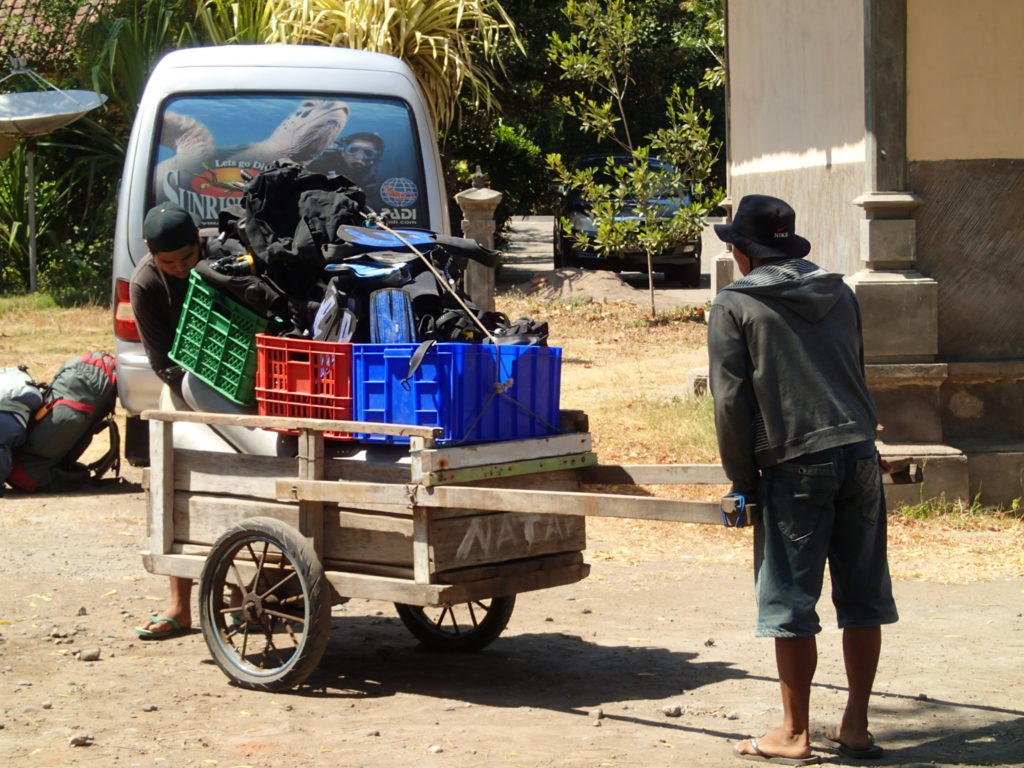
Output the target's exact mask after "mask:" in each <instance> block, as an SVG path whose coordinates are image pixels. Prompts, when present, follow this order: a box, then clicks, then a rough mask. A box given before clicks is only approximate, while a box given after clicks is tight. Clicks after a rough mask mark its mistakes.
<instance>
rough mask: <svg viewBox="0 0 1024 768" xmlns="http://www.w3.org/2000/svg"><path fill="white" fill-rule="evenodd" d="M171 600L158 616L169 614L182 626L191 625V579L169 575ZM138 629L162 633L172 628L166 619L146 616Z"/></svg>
mask: <svg viewBox="0 0 1024 768" xmlns="http://www.w3.org/2000/svg"><path fill="white" fill-rule="evenodd" d="M170 581H171V600H170V602H169V603H168V604H167V608H166V609H165V610H164V612H163V613H160V614H156V616H157V618H159V617H160V616H169V617H170V618H172V619H174V620H175V621H176V622H178V624H180V625H181V626H182V627H191V626H192V579H183V578H181V577H178V576H171V579H170ZM139 629H146V630H149V631H150V632H153V633H154V634H157V635H162V634H164V633H166V632H170V631H172V630H173V629H174V627H172V626H171V625H170V624H169V623H168V622H166V621H157V622H154V621H150V620H149V619H148V618H147V619H146V620H145V621H144V622H142V624H141V625H140V626H139Z"/></svg>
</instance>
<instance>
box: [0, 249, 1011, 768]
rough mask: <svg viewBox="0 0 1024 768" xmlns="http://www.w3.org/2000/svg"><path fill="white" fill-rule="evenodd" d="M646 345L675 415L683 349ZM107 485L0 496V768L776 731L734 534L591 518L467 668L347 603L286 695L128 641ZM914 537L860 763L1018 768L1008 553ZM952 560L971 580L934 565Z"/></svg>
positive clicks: (326, 760)
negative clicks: (869, 745)
mask: <svg viewBox="0 0 1024 768" xmlns="http://www.w3.org/2000/svg"><path fill="white" fill-rule="evenodd" d="M546 252H547V251H545V253H546ZM566 277H567V279H568V280H567V281H565V280H562V281H559V280H556V279H554V277H553V276H551V275H550V274H549V275H548V276H547V278H546V280H547V283H546V287H542V290H547V291H549V292H550V293H551V295H560V296H562V297H563V298H572V297H573V296H576V295H582V296H584V297H588V296H589V297H592V296H593V295H595V294H597V295H599V296H601V297H602V298H603V299H606V300H616V299H617V298H618V296H619V295H620V294H621V295H622V296H623V298H622V300H626V299H625V298H624V296H625V293H626V289H624V288H623V287H622V286H621V283H618V282H615V283H610V282H609V279H610V280H612V281H618V278H616V277H614V276H613V275H610V274H596V275H594V274H592V275H591V276H589V277H588V276H584V277H579V276H578V275H567V276H566ZM599 286H600V287H599ZM630 290H632V289H630ZM581 291H582V292H583V293H582V294H581V293H580V292H581ZM556 292H557V293H556ZM616 292H618V293H616ZM634 295H635V294H634ZM703 301H704V299H703V298H700V299H699V300H687V301H685V302H684V304H687V305H690V306H702V305H703ZM616 333H618V332H616ZM636 333H640V331H636ZM673 333H681V331H673ZM607 342H608V344H609V345H611V344H612V343H615V344H616V345H617V346H616V353H615V354H614V355H610V354H609V355H606V357H607V358H608V359H609V360H613V361H614V362H615V363H616V364H617V365H619V366H620V367H619V368H615V369H613V378H612V380H622V379H623V378H624V377H628V378H629V379H630V380H631V381H632V382H633V383H634V384H636V383H637V382H638V381H639V382H640V386H642V387H643V388H644V390H645V391H648V392H651V393H660V392H661V391H662V390H663V389H667V386H666V383H665V382H664V381H662V380H660V379H659V380H657V381H655V380H653V379H652V380H651V381H647V379H644V378H643V377H644V376H650V375H651V372H650V371H640V370H639V368H638V367H637V365H636V363H635V356H636V355H639V354H640V353H639V352H635V353H634V351H632V349H631V347H635V346H638V345H637V344H635V343H633V341H632V337H629V338H626V337H625V336H624V337H623V339H617V338H616V339H608V340H607ZM673 343H675V344H676V345H677V346H679V347H682V345H681V344H680V343H679V341H678V340H676V341H675V342H673ZM2 348H3V347H2V346H0V349H2ZM650 349H651V347H647V348H646V351H645V354H650ZM658 350H659V355H661V357H659V360H660V361H661V362H662V365H661V366H660V367H662V368H671V369H672V370H674V371H675V372H676V373H675V374H674V376H675V383H674V384H673V385H672V387H674V391H673V392H669V393H667V394H670V395H673V396H674V395H675V394H677V393H678V392H679V391H681V389H682V387H683V386H684V383H685V377H684V376H682V375H681V374H680V373H679V372H685V371H686V370H688V369H689V368H690V367H693V366H694V365H700V364H701V360H700V359H699V358H700V354H699V350H697V351H696V352H693V351H690V352H687V351H685V350H682V349H681V348H680V349H679V350H677V351H676V352H674V353H673V352H672V351H671V350H670V349H669V347H668V346H667V345H666V346H665V347H661V346H659V347H658ZM72 351H73V350H72ZM54 354H57V353H56V352H55V353H54ZM63 354H64V353H63V352H60V353H59V356H63ZM591 357H593V358H594V359H595V360H596V359H598V357H597V355H591V356H588V355H583V354H580V353H579V352H574V353H573V355H570V356H569V358H568V361H569V363H570V364H571V370H572V371H573V382H574V383H573V385H572V387H569V388H567V390H566V394H567V396H568V397H569V398H570V399H574V398H575V400H573V402H575V401H576V400H579V401H580V402H582V401H583V398H582V396H581V395H580V391H581V389H588V388H593V387H596V386H597V384H596V383H595V382H597V381H598V378H597V377H598V376H599V375H603V377H604V380H605V381H607V380H609V379H608V375H609V374H608V371H604V372H603V374H602V372H600V371H596V370H595V368H596V364H595V365H594V366H592V365H591V362H592V361H591V359H590V358H591ZM30 362H33V361H30ZM53 362H55V361H46V365H44V364H43V363H40V364H39V365H38V366H34V368H36V367H38V368H39V369H40V370H47V369H48V366H49V365H50V363H53ZM588 377H589V378H588ZM616 377H617V378H616ZM587 402H588V403H589V402H590V401H589V400H588V401H587ZM573 407H575V406H573ZM588 412H589V411H588ZM608 431H609V430H607V429H605V430H604V432H605V435H604V436H603V437H601V439H602V441H603V444H604V445H605V446H607V445H614V441H613V440H612V436H610V435H608V434H607V432H608ZM599 453H600V452H599ZM601 455H603V454H601ZM124 474H125V482H123V483H121V484H119V485H113V486H107V487H106V488H104V489H103V490H102V492H99V493H96V492H80V493H75V494H66V495H56V494H50V495H47V494H42V495H35V496H24V495H18V494H13V493H8V494H7V495H6V496H4V497H3V498H2V499H0V541H2V548H0V552H2V555H3V556H2V557H0V580H2V587H0V764H2V765H4V766H12V767H13V766H18V767H19V768H20V767H21V766H24V767H25V768H37V767H39V766H47V767H58V766H71V765H75V766H89V765H95V766H105V767H109V766H221V768H243V767H245V766H251V767H252V768H269V767H275V768H276V767H278V766H280V767H282V768H292V767H294V766H306V765H309V766H345V768H361V767H365V768H369V767H370V766H373V767H374V768H379V767H381V766H384V767H385V768H391V767H395V768H399V767H403V768H404V766H409V765H413V764H416V765H421V766H450V767H451V768H481V767H482V768H491V767H492V766H496V767H501V768H505V767H509V768H541V767H546V766H556V767H558V768H600V767H605V766H615V767H622V768H633V767H636V768H639V767H640V766H643V767H644V768H669V766H671V767H672V768H678V767H679V766H707V767H709V768H716V767H718V766H735V765H738V764H739V762H738V760H737V759H736V758H734V757H733V756H732V755H731V752H730V750H731V744H732V742H734V741H736V740H738V739H741V738H744V737H746V736H748V735H751V734H754V735H756V734H760V733H763V732H764V731H766V730H768V729H770V728H772V727H774V726H775V725H776V724H777V723H778V720H779V717H780V712H779V704H778V693H777V688H778V682H777V679H776V676H775V666H774V657H773V649H772V644H771V643H770V642H769V641H767V640H759V639H756V638H754V636H753V619H754V605H753V596H752V579H751V572H750V566H749V548H750V534H749V531H748V530H744V531H734V530H732V531H726V530H724V529H721V528H717V527H716V528H707V527H700V526H686V525H681V524H676V525H674V526H673V525H672V524H646V523H630V522H628V521H615V520H601V519H590V520H588V548H587V551H586V552H585V553H584V555H585V559H586V561H587V562H589V563H590V564H591V567H592V570H591V573H590V575H589V577H588V578H586V579H585V580H584V581H581V582H579V583H577V584H574V585H571V586H564V587H558V588H554V589H548V590H541V591H538V592H529V593H523V594H521V595H519V597H518V602H517V606H516V609H515V611H514V613H513V615H512V618H511V621H510V623H509V625H508V628H507V629H506V630H505V632H504V633H503V635H502V636H501V637H500V638H499V639H498V640H497V641H496V642H494V643H493V644H492V645H491V646H489V647H488V648H487V649H485V650H484V651H482V652H479V653H475V654H464V655H437V654H431V653H428V652H426V651H424V650H422V649H421V648H420V647H419V646H418V645H417V642H416V641H415V639H414V638H413V637H412V635H411V634H410V633H409V632H408V631H407V630H406V629H405V627H404V626H403V625H402V624H401V622H400V621H399V619H398V617H397V614H396V612H395V610H394V607H393V606H391V605H390V604H387V603H383V602H370V601H361V600H353V601H350V602H348V603H346V604H344V605H342V606H338V607H336V608H335V609H334V612H333V619H332V628H331V641H330V645H329V646H328V649H327V653H326V655H325V657H324V659H323V661H322V663H321V664H320V666H319V668H318V669H317V671H316V672H315V673H314V674H313V675H312V677H311V678H310V680H309V681H308V683H307V684H306V685H305V686H303V687H302V688H300V689H298V690H296V691H294V692H290V693H273V694H271V693H257V692H252V691H247V690H243V689H240V688H237V687H234V686H232V685H231V684H230V683H229V681H228V678H227V677H226V676H225V675H224V674H223V673H222V672H221V670H220V669H219V668H218V667H217V666H216V664H215V663H214V662H213V661H212V660H211V657H210V654H209V652H208V651H207V648H206V644H205V642H204V640H203V637H202V634H201V633H200V631H199V630H198V628H196V629H195V630H194V631H193V632H192V633H191V634H189V635H187V636H185V637H182V638H178V639H172V640H166V641H162V642H143V641H140V640H138V639H137V638H136V637H135V635H134V634H133V633H132V631H131V630H132V627H133V626H135V625H136V624H137V623H138V622H139V621H140V619H141V618H142V617H144V616H147V615H149V614H152V613H154V612H158V611H160V610H161V609H162V608H163V606H164V601H165V600H166V595H167V586H166V584H167V582H166V579H165V578H164V577H159V576H154V575H151V574H148V573H147V572H146V571H145V570H144V568H143V566H142V562H141V558H140V556H139V552H140V550H141V549H143V548H144V547H145V545H146V524H145V498H144V494H143V491H142V488H141V484H140V483H141V471H140V470H138V469H134V468H126V469H125V470H124ZM935 533H936V532H934V531H931V532H929V530H927V529H926V530H925V531H924V532H921V531H917V530H916V529H913V528H901V529H899V530H894V531H893V535H892V539H893V541H894V544H895V546H894V554H893V567H894V572H895V573H896V574H897V579H896V583H895V589H896V596H897V600H898V603H899V608H900V613H901V621H900V623H898V624H895V625H893V626H891V627H889V628H886V630H885V632H884V638H885V640H884V649H883V657H882V663H881V667H880V669H879V675H878V681H877V686H876V690H877V695H876V697H875V699H874V720H873V722H872V730H873V732H874V733H875V735H876V737H877V740H878V742H879V743H881V744H882V745H884V746H885V747H886V748H887V749H888V756H887V758H885V759H884V760H882V761H881V762H880V764H882V765H888V766H915V767H916V766H922V767H923V766H982V765H995V766H1011V765H1018V766H1019V765H1024V661H1022V659H1024V577H1022V569H1021V568H1020V567H1019V565H1020V562H1021V561H1020V555H1019V553H1018V554H1017V555H1016V556H1014V555H1012V554H1011V555H1009V556H1005V555H1003V556H1002V557H1000V556H994V557H995V559H996V560H1002V562H995V563H992V560H993V556H992V555H991V553H992V552H1000V551H1001V552H1005V551H1006V548H1005V547H1003V549H1001V550H1000V549H999V548H998V547H996V546H995V545H994V541H996V540H998V538H999V537H1000V535H1001V534H1000V533H999V531H998V530H992V531H984V530H976V531H970V532H959V531H950V532H946V533H945V534H944V539H943V541H944V542H946V543H944V544H943V548H942V549H937V548H936V546H935V541H936V540H935V539H934V538H929V536H931V535H934V534H935ZM951 541H953V542H955V546H956V548H957V549H958V551H959V552H968V551H970V552H973V553H974V555H975V557H974V561H975V562H977V563H982V565H976V566H974V567H972V568H969V569H965V568H964V567H963V565H962V564H963V562H964V560H965V559H964V558H956V559H955V560H954V559H952V558H951V561H950V563H949V565H948V567H947V566H946V565H944V563H943V558H944V557H945V556H946V555H945V553H947V552H949V551H951V549H950V548H951V547H952V546H953V544H950V543H949V542H951ZM1018 549H1020V548H1018ZM936 552H942V553H943V554H942V555H941V556H938V555H936ZM984 563H991V565H992V567H991V568H988V567H985V565H984ZM1007 563H1009V564H1010V567H1009V568H1007V567H999V566H1005V565H1007ZM1013 563H1016V564H1017V565H1013ZM826 602H827V601H826ZM193 613H194V614H195V608H193ZM822 619H823V625H824V627H825V629H824V631H823V632H822V635H821V637H820V640H819V647H820V651H821V654H820V656H821V658H820V662H819V666H818V674H817V677H816V682H815V688H814V692H813V698H812V704H813V719H812V725H813V728H814V731H815V749H816V751H817V752H818V753H819V754H821V755H822V756H823V757H824V758H825V760H826V762H828V763H833V764H838V763H840V762H842V761H841V760H840V759H839V758H838V757H837V755H836V753H835V751H834V750H832V749H830V748H829V747H828V746H827V745H826V744H825V742H824V740H823V739H822V738H821V735H820V734H821V732H822V731H823V730H824V729H825V728H826V727H827V726H829V725H832V724H833V723H835V722H836V721H837V719H838V717H839V715H840V713H841V711H842V707H843V701H844V698H845V680H844V676H843V672H842V664H841V660H840V658H839V649H838V646H839V641H840V634H839V632H838V631H837V630H836V629H835V628H834V614H833V613H832V611H831V607H830V606H828V605H823V606H822ZM197 627H198V622H197ZM73 743H78V744H82V746H74V745H73Z"/></svg>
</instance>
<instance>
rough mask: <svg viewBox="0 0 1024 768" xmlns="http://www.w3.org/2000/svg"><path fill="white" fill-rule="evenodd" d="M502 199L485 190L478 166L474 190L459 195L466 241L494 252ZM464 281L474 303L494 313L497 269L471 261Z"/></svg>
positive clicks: (494, 192) (485, 310)
mask: <svg viewBox="0 0 1024 768" xmlns="http://www.w3.org/2000/svg"><path fill="white" fill-rule="evenodd" d="M501 197H502V195H501V192H498V191H496V190H493V189H490V188H489V187H487V186H485V184H484V175H483V173H482V172H481V170H480V166H479V165H478V166H477V167H476V173H474V174H473V186H472V187H471V188H470V189H465V190H463V191H462V192H459V193H458V194H456V195H455V202H457V203H458V204H459V208H461V209H462V217H463V218H462V234H463V237H468V238H470V239H472V240H476V241H477V242H478V243H479V244H480V245H482V246H483V247H484V248H494V231H495V223H494V211H495V209H496V208H497V207H498V203H500V202H501ZM463 280H464V287H465V289H466V293H468V294H469V297H470V298H471V299H472V300H473V303H474V304H476V305H477V307H479V308H480V309H481V310H482V311H484V312H492V311H494V269H491V268H488V267H485V266H484V265H483V264H479V263H477V262H475V261H470V262H469V263H468V264H467V265H466V272H465V275H464V278H463Z"/></svg>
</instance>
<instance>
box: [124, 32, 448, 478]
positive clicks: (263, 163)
mask: <svg viewBox="0 0 1024 768" xmlns="http://www.w3.org/2000/svg"><path fill="white" fill-rule="evenodd" d="M279 159H289V160H293V161H295V162H299V163H303V164H304V165H306V167H307V168H309V169H311V170H315V171H319V172H323V173H328V174H333V173H342V174H344V175H346V176H349V177H350V178H352V179H353V180H354V181H356V183H358V184H359V185H360V186H361V187H363V189H364V191H366V192H367V202H368V205H369V206H370V207H371V208H374V209H375V210H378V211H380V212H382V213H385V214H387V215H388V218H389V220H390V221H392V222H395V223H397V224H398V225H401V226H402V227H422V228H426V229H430V230H433V231H435V232H443V233H447V232H448V229H449V227H448V212H447V199H446V193H445V188H444V178H443V174H442V171H441V160H440V156H439V154H438V150H437V140H436V135H435V133H434V128H433V123H432V121H431V120H430V115H429V113H428V110H427V105H426V102H425V100H424V98H423V95H422V93H421V91H420V89H419V87H418V85H417V83H416V80H415V77H414V76H413V74H412V72H411V71H410V70H409V68H408V67H407V66H406V65H405V64H404V63H403V62H402V61H400V60H399V59H396V58H394V57H392V56H386V55H383V54H378V53H368V52H366V51H353V50H348V49H344V48H326V47H321V46H305V45H303V46H296V45H231V46H220V47H215V48H188V49H184V50H179V51H174V52H172V53H169V54H167V55H166V56H165V57H164V58H163V59H161V60H160V62H159V63H158V64H157V66H156V68H155V69H154V70H153V74H152V75H151V76H150V78H149V81H148V83H147V84H146V89H145V92H144V93H143V96H142V101H141V104H140V105H139V111H138V114H137V115H136V118H135V124H134V126H133V127H132V133H131V139H130V141H129V143H128V150H127V153H126V156H125V165H124V175H123V177H122V179H121V187H120V192H119V198H118V211H117V229H116V234H115V239H114V263H113V307H114V335H115V348H116V353H117V373H118V394H119V396H120V400H121V404H122V406H123V407H124V409H125V411H126V414H127V417H128V423H127V434H126V436H125V456H126V458H127V459H128V460H129V461H131V462H133V463H142V462H144V461H145V458H146V457H147V456H148V429H147V426H146V425H145V424H144V423H142V422H141V420H140V419H139V418H138V415H139V413H140V412H142V411H143V410H145V409H147V408H155V407H156V406H157V403H158V400H159V395H160V389H161V386H162V383H161V381H160V379H158V378H157V377H156V375H155V374H154V373H153V372H152V370H151V369H150V367H149V362H148V360H147V358H146V353H145V351H144V350H143V348H142V344H141V342H140V341H139V334H138V329H137V328H136V325H135V319H134V317H133V314H132V309H131V304H130V301H129V290H128V286H129V281H130V279H131V275H132V271H133V270H134V269H135V265H136V264H137V263H138V262H139V261H140V260H141V259H142V258H143V257H144V256H145V255H146V247H145V244H144V243H143V240H142V220H143V217H144V216H145V213H146V211H148V210H149V209H150V208H151V207H152V206H154V205H156V204H157V203H160V202H163V201H166V200H169V201H172V202H175V203H177V204H178V205H181V206H182V207H184V208H185V209H186V210H188V211H189V212H190V213H191V214H192V215H193V217H194V218H195V219H196V221H197V222H198V223H199V224H200V226H201V227H215V226H216V224H217V213H218V211H220V210H221V209H222V208H223V207H225V206H226V205H228V204H230V203H233V202H236V201H237V199H238V198H239V197H240V195H241V192H240V189H239V187H240V184H239V182H242V181H244V180H245V179H247V178H251V177H252V176H254V175H257V174H258V173H260V172H261V171H262V170H264V169H266V168H267V167H269V165H270V164H271V163H273V162H274V161H275V160H279Z"/></svg>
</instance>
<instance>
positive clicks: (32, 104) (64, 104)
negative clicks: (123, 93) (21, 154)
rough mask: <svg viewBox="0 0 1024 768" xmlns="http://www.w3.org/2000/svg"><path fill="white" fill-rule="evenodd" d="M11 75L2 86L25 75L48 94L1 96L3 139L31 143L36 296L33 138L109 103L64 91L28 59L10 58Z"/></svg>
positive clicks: (32, 257) (31, 269)
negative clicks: (24, 140)
mask: <svg viewBox="0 0 1024 768" xmlns="http://www.w3.org/2000/svg"><path fill="white" fill-rule="evenodd" d="M10 62H11V71H10V73H9V74H7V75H5V76H4V77H2V78H0V83H2V82H4V81H5V80H7V79H8V78H11V77H14V75H26V76H27V77H28V78H29V79H30V80H32V81H33V82H34V83H35V84H37V85H39V86H42V87H43V88H44V89H46V90H41V91H28V92H25V93H4V94H0V138H14V139H30V141H29V142H28V145H27V147H26V152H25V165H26V169H25V170H26V175H27V177H28V290H29V293H35V292H36V168H35V142H34V141H31V138H32V137H33V136H42V135H43V134H46V133H52V132H53V131H56V130H57V129H59V128H63V127H64V126H65V125H69V124H70V123H73V122H74V121H75V120H77V119H78V118H80V117H82V116H83V115H84V114H85V113H86V112H88V111H89V110H91V109H96V107H98V106H100V105H101V104H103V102H105V101H106V100H107V97H106V96H103V95H101V94H98V93H93V92H92V91H62V90H60V89H59V88H58V87H57V86H55V85H54V84H53V83H51V82H49V81H48V80H47V79H46V78H44V77H41V76H40V75H37V74H36V73H35V72H33V71H32V70H31V69H29V68H28V67H26V66H25V59H23V58H11V60H10Z"/></svg>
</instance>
